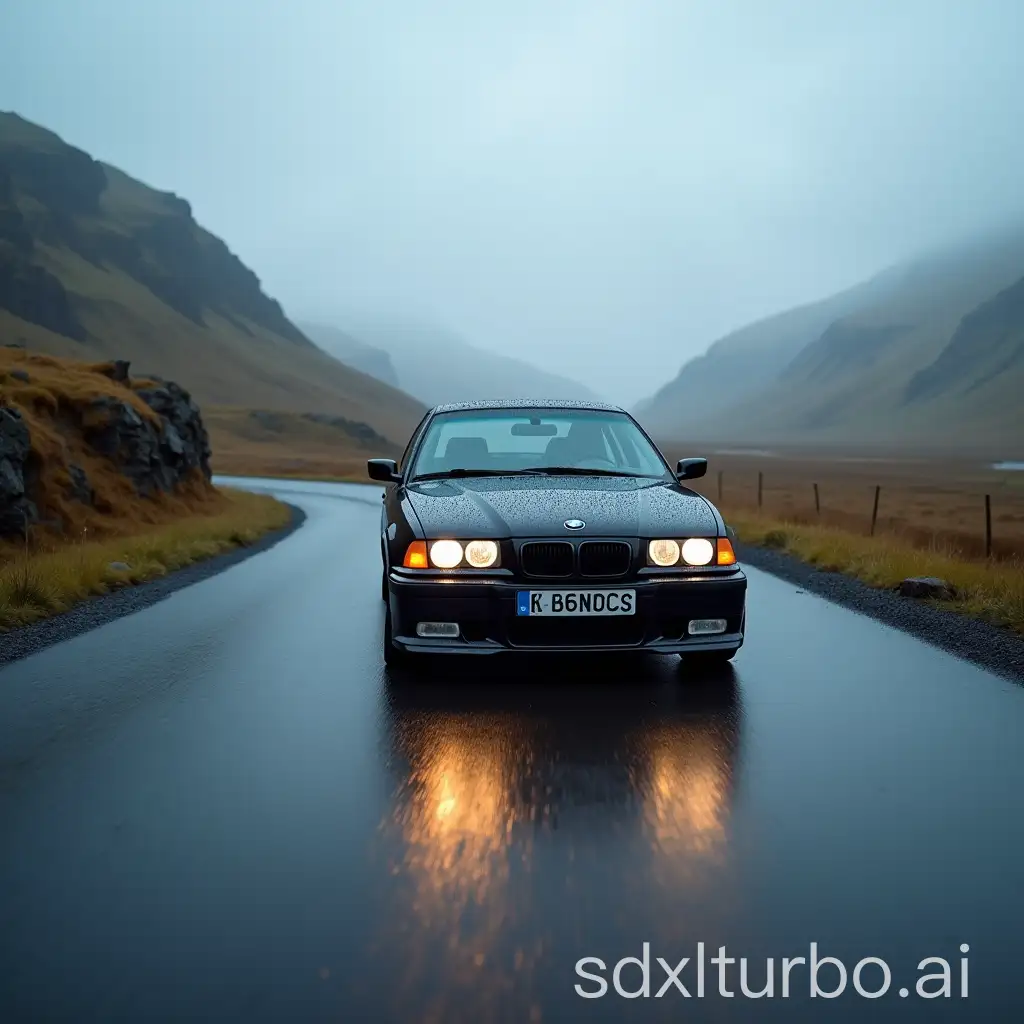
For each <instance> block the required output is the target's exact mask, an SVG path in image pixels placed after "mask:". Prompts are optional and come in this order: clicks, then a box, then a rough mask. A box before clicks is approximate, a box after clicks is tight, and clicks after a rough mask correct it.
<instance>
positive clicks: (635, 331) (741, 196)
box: [0, 0, 1024, 403]
mask: <svg viewBox="0 0 1024 1024" xmlns="http://www.w3.org/2000/svg"><path fill="white" fill-rule="evenodd" d="M1022 39H1024V3H1021V2H1020V0H1002V2H996V0H962V2H956V3H953V2H943V0H889V2H875V0H821V2H814V0H745V2H740V0H735V2H727V0H664V2H644V0H623V2H620V3H602V2H600V0H588V2H560V0H516V2H515V3H503V2H499V0H466V2H463V3H455V2H446V0H423V2H416V0H405V2H400V0H360V2H356V0H352V2H344V0H291V2H288V3H286V2H285V0H273V2H272V0H167V2H163V0H2V3H0V109H8V110H15V111H17V112H18V113H20V114H22V115H23V116H25V117H28V118H29V119H31V120H34V121H38V122H40V123H42V124H44V125H46V126H47V127H49V128H52V129H53V130H55V131H57V132H58V133H59V134H61V135H62V136H63V137H64V138H65V139H66V140H67V141H68V142H71V143H72V144H74V145H77V146H80V147H82V148H83V149H86V150H87V151H89V152H90V153H91V154H92V155H93V156H95V157H97V158H99V159H103V160H106V161H108V162H110V163H113V164H116V165H117V166H119V167H121V168H122V169H123V170H125V171H127V172H128V173H130V174H132V175H134V176H135V177H138V178H141V179H142V180H144V181H146V182H147V183H149V184H151V185H153V186H155V187H158V188H161V189H168V190H173V191H175V192H177V193H178V194H180V195H182V196H184V197H186V198H187V199H188V200H189V201H190V202H191V203H192V205H193V209H194V212H195V214H196V217H197V219H199V220H200V222H202V223H203V224H204V225H205V226H207V227H208V228H210V229H211V230H212V231H214V232H215V233H217V234H219V235H221V236H222V237H223V238H224V239H225V240H226V241H227V242H228V244H229V245H230V246H231V247H232V249H233V250H234V251H235V252H236V253H238V254H239V255H240V256H241V258H242V259H243V260H245V261H246V262H247V263H248V264H249V265H250V266H251V267H253V269H255V270H256V272H257V273H258V274H259V276H260V277H261V279H262V281H263V283H264V286H265V288H266V289H267V290H268V291H269V292H270V293H271V294H272V295H274V296H275V297H276V298H278V299H279V300H281V302H282V303H283V304H284V306H285V308H286V310H287V311H288V313H289V314H290V315H291V316H292V318H293V319H303V318H306V319H310V318H314V319H326V320H329V319H330V317H331V314H332V312H334V311H336V310H339V309H346V308H347V309H375V308H379V309H382V310H393V311H400V312H402V313H404V314H408V313H409V312H416V314H417V315H422V316H425V317H430V318H433V319H434V320H435V321H437V322H439V323H441V324H443V325H445V326H448V327H450V328H452V329H454V330H457V331H459V332H461V333H463V334H464V335H465V336H466V337H467V338H468V339H469V340H471V341H473V342H474V343H476V344H478V345H480V346H483V347H488V348H492V349H495V350H504V351H508V352H510V353H514V354H518V355H520V356H522V357H523V358H525V359H528V360H531V361H533V362H535V363H537V364H539V365H542V366H544V367H545V368H547V369H549V370H552V371H556V372H560V373H564V374H567V375H570V376H575V377H576V378H577V379H579V380H582V381H583V382H585V383H587V384H589V385H590V386H591V387H593V388H595V389H596V390H597V391H599V392H600V393H601V394H603V395H604V396H606V397H608V398H611V399H613V400H616V401H620V402H626V403H629V402H632V401H634V400H635V399H637V398H639V397H641V396H642V395H644V394H646V393H649V392H651V391H652V390H654V389H655V388H657V387H658V386H660V385H661V384H662V383H664V382H665V381H666V380H667V379H668V378H670V377H671V376H674V374H675V373H676V372H677V370H678V369H679V367H680V366H681V365H682V363H683V362H684V361H685V360H686V359H687V358H689V357H691V356H693V355H695V354H697V353H699V352H700V351H702V350H703V349H704V348H706V346H707V345H708V343H709V342H711V341H713V340H714V339H715V338H716V337H717V336H718V335H720V334H722V333H724V332H725V331H727V330H729V329H731V328H734V327H737V326H740V325H741V324H743V323H745V322H747V321H749V320H751V319H753V318H756V317H758V316H761V315H764V314H766V313H770V312H774V311H776V310H778V309H781V308H784V307H786V306H789V305H793V304H795V303H798V302H802V301H807V300H810V299H813V298H816V297H819V296H821V295H824V294H827V293H828V292H830V291H833V290H836V289H838V288H841V287H844V286H846V285H847V284H851V283H854V282H855V281H857V280H858V279H859V278H862V277H864V276H867V275H869V274H871V273H873V272H874V271H876V270H879V269H881V268H883V267H884V266H886V265H888V264H890V263H892V262H894V261H896V260H898V259H900V258H902V257H905V256H907V255H908V254H912V253H915V252H917V251H919V250H921V249H922V248H927V247H930V246H932V245H933V244H936V243H939V242H941V241H943V240H944V239H947V238H950V237H954V236H957V235H963V234H966V233H969V232H971V231H972V230H974V229H975V228H978V227H981V228H984V227H987V226H990V225H995V224H998V223H999V222H1000V220H1002V219H1005V218H1006V217H1007V216H1009V215H1011V214H1012V215H1016V214H1019V213H1020V212H1021V211H1022V209H1024V133H1022V132H1021V125H1022V124H1024V75H1022V72H1021V66H1020V63H1019V52H1020V44H1021V40H1022ZM627 356H628V365H627V364H626V362H625V358H626V357H627Z"/></svg>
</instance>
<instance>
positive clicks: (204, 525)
mask: <svg viewBox="0 0 1024 1024" xmlns="http://www.w3.org/2000/svg"><path fill="white" fill-rule="evenodd" d="M0 337H2V335H0ZM128 371H129V364H127V363H121V362H108V363H85V362H81V361H77V360H70V359H59V358H56V357H53V356H44V355H40V354H38V353H31V352H25V351H24V350H22V349H20V348H6V347H3V348H0V426H2V428H3V429H2V431H0V528H2V529H0V631H3V630H8V629H11V628H13V627H16V626H19V625H24V624H25V623H28V622H32V621H34V620H36V619H40V618H44V617H47V616H49V615H53V614H56V613H58V612H62V611H65V610H67V609H69V608H71V607H72V606H73V605H75V604H77V603H78V602H80V601H82V600H84V599H85V598H87V597H90V596H92V595H95V594H102V593H104V592H106V591H109V590H112V589H116V588H119V587H123V586H128V585H129V584H132V583H139V582H142V581H143V580H147V579H151V578H153V577H154V576H161V575H163V574H164V573H167V572H171V571H173V570H174V569H178V568H181V567H182V566H185V565H188V564H190V563H192V562H196V561H200V560H202V559H205V558H208V557H210V556H211V555H216V554H219V553H220V552H222V551H226V550H228V549H230V548H233V547H237V546H239V545H248V544H250V543H252V542H253V541H254V540H256V539H257V538H258V537H259V536H260V535H261V534H264V533H266V532H268V531H270V530H274V529H277V528H280V527H282V526H284V525H285V524H286V523H287V522H288V521H289V519H290V510H289V508H288V506H287V505H284V504H282V503H281V502H278V501H276V500H275V499H274V498H271V497H268V496H263V495H254V494H248V493H245V492H241V491H235V490H222V489H219V488H216V487H214V486H213V485H212V484H211V482H210V479H209V466H208V462H207V459H208V455H209V448H208V444H207V439H206V432H205V429H204V427H203V424H202V419H201V416H200V411H199V408H198V407H197V406H196V405H195V404H194V403H193V402H192V401H191V399H190V398H189V396H188V395H187V393H186V392H183V391H181V390H180V389H176V386H175V385H172V384H169V383H167V382H160V381H155V380H152V379H148V378H143V377H135V378H133V377H131V376H130V375H129V372H128ZM167 438H172V439H173V440H174V443H173V444H169V443H165V441H166V439H167Z"/></svg>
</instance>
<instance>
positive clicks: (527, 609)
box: [516, 590, 636, 615]
mask: <svg viewBox="0 0 1024 1024" xmlns="http://www.w3.org/2000/svg"><path fill="white" fill-rule="evenodd" d="M516 614H517V615H635V614H636V591H635V590H519V591H516Z"/></svg>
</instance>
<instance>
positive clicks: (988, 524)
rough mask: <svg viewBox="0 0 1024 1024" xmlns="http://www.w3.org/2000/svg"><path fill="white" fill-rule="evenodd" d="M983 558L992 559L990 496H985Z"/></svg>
mask: <svg viewBox="0 0 1024 1024" xmlns="http://www.w3.org/2000/svg"><path fill="white" fill-rule="evenodd" d="M985 557H986V558H991V557H992V495H991V494H986V495H985Z"/></svg>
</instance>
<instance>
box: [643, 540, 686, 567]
mask: <svg viewBox="0 0 1024 1024" xmlns="http://www.w3.org/2000/svg"><path fill="white" fill-rule="evenodd" d="M647 557H648V558H650V560H651V561H652V562H653V563H654V564H655V565H661V566H665V565H675V564H676V562H678V561H679V544H678V542H677V541H674V540H652V541H651V542H650V543H649V544H648V545H647Z"/></svg>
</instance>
